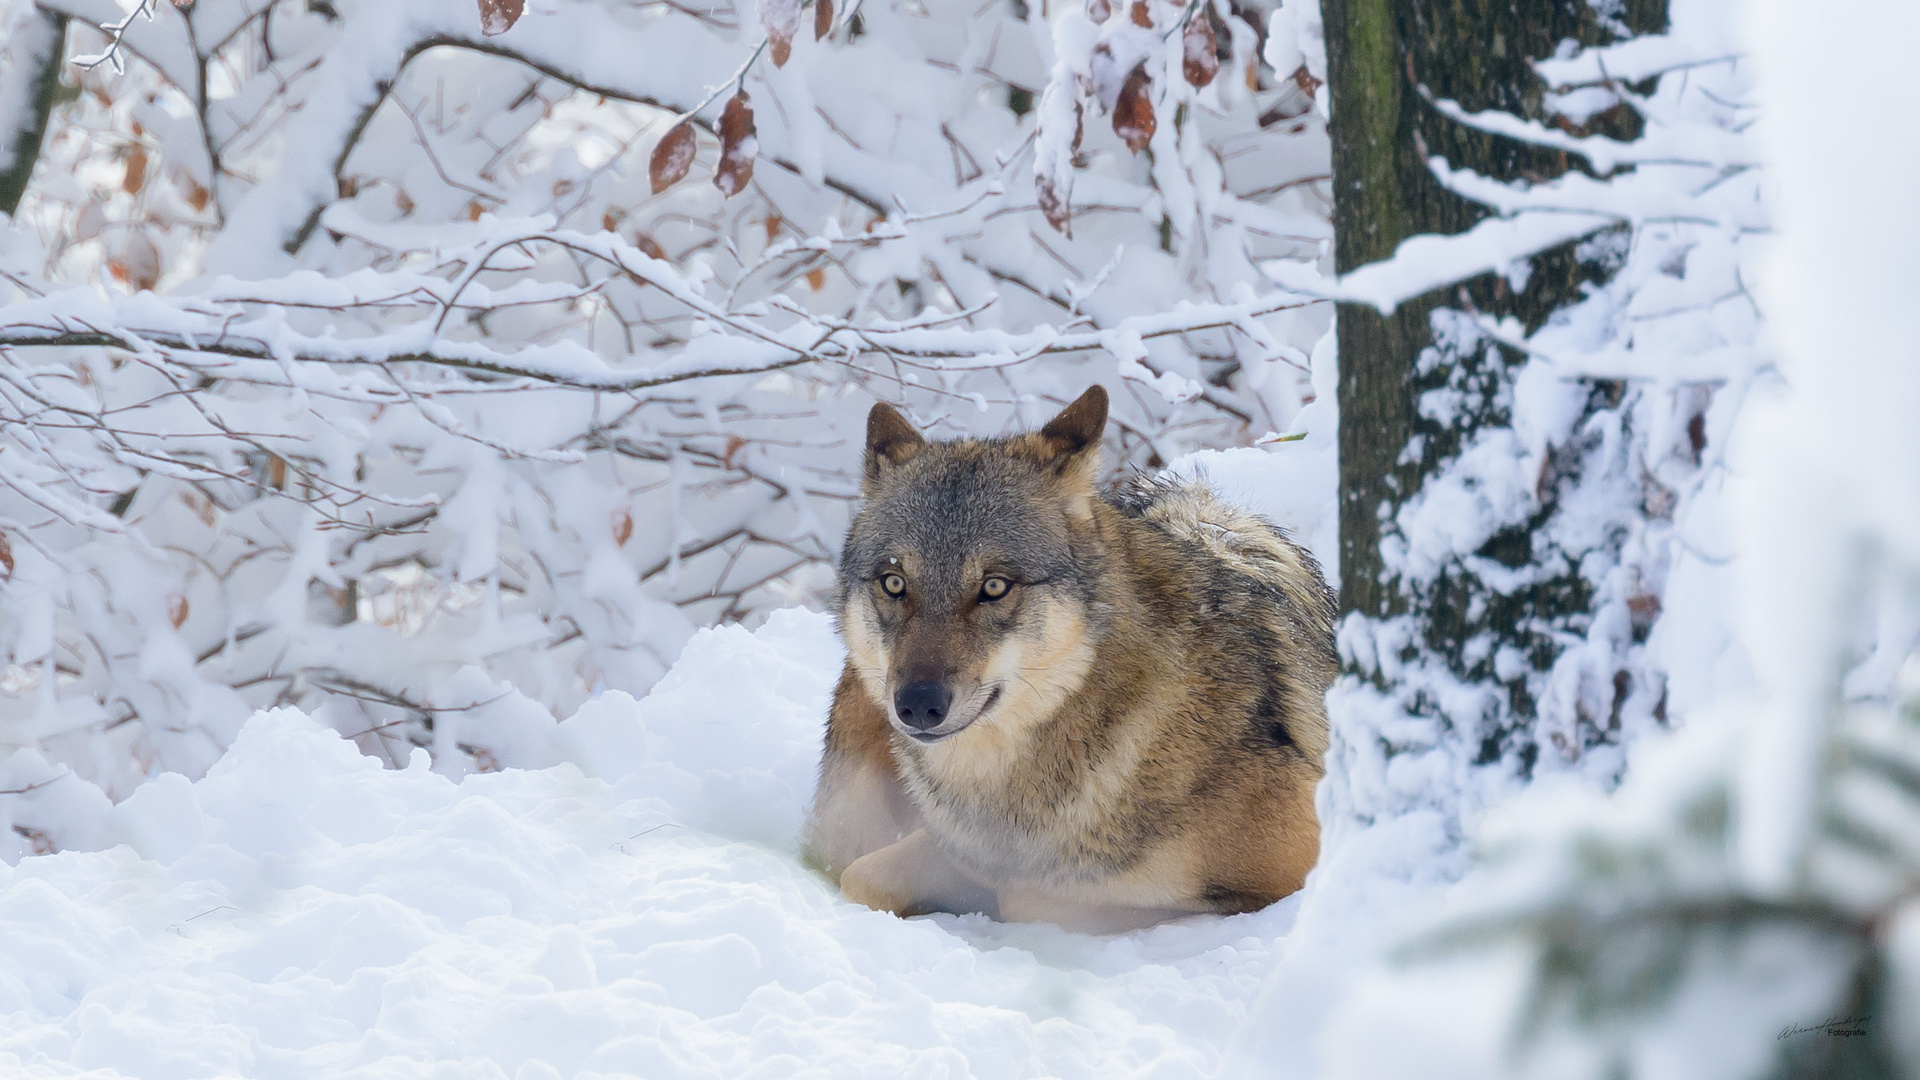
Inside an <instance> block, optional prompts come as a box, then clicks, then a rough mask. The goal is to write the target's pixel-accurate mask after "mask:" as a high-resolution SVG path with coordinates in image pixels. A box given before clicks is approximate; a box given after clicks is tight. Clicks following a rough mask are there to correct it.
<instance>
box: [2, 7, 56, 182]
mask: <svg viewBox="0 0 1920 1080" xmlns="http://www.w3.org/2000/svg"><path fill="white" fill-rule="evenodd" d="M20 26H21V29H20V31H19V33H18V34H17V35H16V37H15V38H14V40H12V41H8V42H6V43H4V45H3V46H0V48H4V50H5V53H4V62H0V214H12V213H13V212H14V211H15V210H16V209H18V208H19V206H20V197H21V196H22V195H24V194H26V190H27V181H28V180H30V179H31V178H32V177H33V163H34V162H35V161H37V160H39V158H40V143H41V140H43V139H44V138H45V137H46V134H47V117H48V116H49V115H51V114H52V112H53V99H54V92H55V91H56V90H58V89H59V86H60V62H61V59H62V54H63V53H64V52H65V51H66V50H65V48H64V46H65V44H66V40H67V17H66V16H65V15H55V14H52V13H50V12H44V11H43V12H38V13H36V14H34V15H31V16H28V17H27V18H24V19H22V20H21V23H20Z"/></svg>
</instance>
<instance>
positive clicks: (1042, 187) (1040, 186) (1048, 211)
mask: <svg viewBox="0 0 1920 1080" xmlns="http://www.w3.org/2000/svg"><path fill="white" fill-rule="evenodd" d="M1033 193H1034V196H1035V197H1036V198H1038V199H1039V200H1040V212H1041V213H1042V214H1045V215H1046V216H1047V224H1049V225H1051V226H1053V231H1054V232H1057V233H1059V234H1060V235H1062V236H1064V237H1067V238H1068V239H1072V238H1073V229H1072V227H1071V225H1072V222H1071V218H1072V215H1071V213H1070V211H1069V208H1068V206H1067V197H1066V194H1065V193H1064V192H1062V191H1061V190H1060V189H1059V188H1057V187H1055V186H1054V183H1053V181H1052V180H1051V179H1049V178H1048V177H1045V176H1036V177H1034V178H1033Z"/></svg>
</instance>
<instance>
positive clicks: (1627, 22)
mask: <svg viewBox="0 0 1920 1080" xmlns="http://www.w3.org/2000/svg"><path fill="white" fill-rule="evenodd" d="M1321 8H1322V13H1323V20H1324V24H1325V27H1326V47H1327V69H1328V80H1329V91H1330V94H1331V99H1332V114H1333V115H1332V124H1331V131H1330V134H1331V137H1332V142H1333V182H1334V236H1335V242H1334V256H1335V265H1336V268H1337V270H1338V271H1339V272H1340V273H1342V274H1345V273H1348V272H1350V271H1352V270H1354V269H1356V268H1357V267H1360V266H1363V265H1365V264H1368V263H1372V262H1377V261H1380V260H1383V259H1386V258H1389V257H1390V256H1392V255H1393V253H1394V251H1395V249H1396V248H1397V247H1398V246H1399V244H1400V243H1401V241H1403V240H1405V239H1407V238H1408V237H1410V236H1413V235H1416V234H1420V233H1438V234H1454V233H1459V232H1463V231H1465V230H1466V229H1468V228H1469V227H1471V226H1472V225H1473V224H1474V223H1476V222H1477V221H1479V220H1480V219H1481V218H1482V217H1483V216H1485V214H1486V211H1485V210H1484V209H1483V208H1481V207H1480V206H1478V205H1477V204H1474V203H1471V202H1468V201H1467V200H1465V199H1463V198H1461V197H1460V196H1458V195H1455V194H1454V193H1452V192H1450V191H1448V190H1447V189H1445V188H1444V187H1442V186H1441V185H1440V183H1439V181H1438V180H1437V179H1436V178H1435V176H1434V174H1433V172H1432V171H1431V169H1430V168H1429V165H1428V159H1429V157H1432V156H1438V157H1442V158H1445V159H1446V160H1447V162H1448V163H1449V164H1450V165H1452V166H1453V167H1455V168H1460V167H1466V168H1470V169H1472V170H1474V171H1476V172H1479V173H1481V174H1483V175H1486V176H1490V177H1494V178H1497V179H1501V180H1528V181H1540V180H1545V179H1550V178H1552V177H1554V176H1557V175H1560V174H1562V173H1565V172H1566V171H1568V169H1570V168H1578V167H1582V166H1583V164H1584V163H1583V162H1580V161H1578V160H1577V159H1571V160H1570V159H1569V158H1568V157H1567V155H1565V154H1563V153H1560V152H1557V151H1551V150H1545V149H1541V148H1538V147H1534V146H1529V145H1526V144H1522V143H1518V142H1515V141H1513V140H1510V139H1504V138H1499V137H1495V136H1491V135H1487V134H1484V133H1481V132H1478V131H1475V130H1472V129H1470V128H1466V127H1463V126H1462V125H1459V124H1457V123H1454V122H1452V121H1449V120H1447V119H1446V118H1445V117H1443V116H1442V115H1441V114H1440V113H1439V112H1438V110H1436V109H1435V108H1434V107H1433V105H1431V104H1430V103H1429V101H1428V100H1427V99H1426V97H1425V96H1423V94H1422V92H1421V88H1423V87H1424V88H1425V90H1426V91H1427V93H1428V94H1430V95H1431V97H1433V98H1436V99H1451V100H1453V101H1457V102H1459V103H1460V105H1461V106H1463V107H1464V108H1465V109H1467V110H1468V111H1470V112H1471V111H1480V110H1486V109H1499V110H1502V111H1505V112H1509V113H1512V114H1515V115H1518V116H1521V117H1524V118H1528V119H1534V120H1539V121H1542V122H1546V123H1550V124H1551V123H1554V122H1555V118H1554V117H1553V116H1552V115H1551V113H1550V110H1549V109H1547V108H1546V107H1545V104H1544V102H1543V96H1544V94H1545V92H1546V89H1547V88H1546V87H1545V86H1544V85H1542V83H1541V81H1540V79H1539V78H1538V76H1536V75H1535V74H1534V71H1533V69H1532V67H1531V61H1532V60H1533V59H1535V58H1542V57H1547V56H1551V55H1553V53H1554V51H1555V49H1556V47H1558V46H1559V45H1560V43H1561V42H1563V41H1565V40H1567V39H1573V40H1575V41H1577V42H1580V43H1582V44H1598V43H1602V42H1605V41H1609V40H1614V39H1616V38H1617V37H1618V36H1620V33H1621V31H1622V30H1628V31H1631V32H1633V33H1642V32H1648V31H1652V30H1657V29H1659V28H1660V27H1662V26H1663V25H1664V23H1665V18H1666V13H1665V0H1630V2H1629V3H1628V4H1627V5H1626V10H1625V11H1624V12H1622V13H1620V17H1619V19H1618V21H1615V22H1613V23H1612V24H1611V26H1607V25H1602V24H1601V22H1600V21H1599V16H1597V15H1596V13H1595V10H1594V5H1593V4H1591V3H1589V0H1532V2H1529V3H1526V4H1524V5H1523V4H1522V3H1520V0H1321ZM1523 11H1524V13H1523ZM1558 126H1561V127H1563V128H1567V129H1568V130H1571V131H1574V132H1576V133H1579V134H1604V135H1610V136H1613V137H1616V138H1633V137H1635V136H1636V135H1637V134H1638V130H1639V127H1640V119H1639V116H1638V114H1636V113H1635V112H1633V110H1632V109H1631V108H1630V107H1628V106H1626V105H1624V104H1622V105H1616V106H1615V107H1614V108H1611V109H1609V110H1607V111H1605V112H1603V113H1600V114H1599V115H1597V116H1594V117H1593V118H1591V119H1590V120H1589V121H1588V122H1587V124H1586V125H1585V126H1584V127H1574V126H1571V125H1569V124H1567V123H1566V122H1564V121H1561V122H1560V123H1559V124H1558ZM1605 248H1606V245H1604V244H1591V243H1589V244H1568V245H1565V246H1563V247H1560V248H1557V249H1554V250H1551V251H1547V252H1544V253H1542V254H1540V255H1538V256H1536V257H1534V258H1533V259H1531V260H1529V264H1528V265H1527V266H1526V267H1525V268H1524V269H1523V268H1519V267H1516V268H1515V269H1514V270H1513V271H1510V272H1509V273H1507V274H1488V275H1483V276H1481V277H1479V278H1475V279H1473V280H1471V281H1468V282H1464V283H1461V284H1460V285H1457V286H1449V287H1447V288H1444V289H1441V290H1438V291H1436V292H1433V293H1429V294H1427V295H1425V296H1422V297H1419V298H1417V299H1414V300H1410V301H1408V302H1406V303H1404V304H1402V305H1400V306H1399V307H1398V309H1396V311H1395V312H1394V313H1393V314H1392V315H1382V314H1380V312H1379V311H1378V310H1376V309H1374V308H1372V307H1369V306H1364V305H1355V304H1343V305H1341V306H1340V307H1339V315H1338V329H1337V334H1338V342H1339V355H1340V389H1339V409H1340V578H1341V580H1340V593H1341V605H1342V609H1343V611H1346V612H1357V613H1359V614H1360V615H1361V616H1363V617H1366V618H1368V619H1375V620H1379V619H1391V618H1396V617H1403V616H1411V617H1412V619H1413V620H1414V622H1415V624H1416V626H1415V633H1414V636H1413V638H1412V639H1411V640H1410V641H1409V644H1408V645H1407V646H1406V648H1407V652H1406V654H1405V655H1404V656H1403V658H1404V659H1411V658H1412V653H1413V652H1415V651H1418V650H1419V649H1421V648H1424V649H1425V650H1426V651H1427V652H1429V653H1431V654H1434V655H1437V656H1439V657H1441V658H1444V659H1445V661H1446V663H1447V666H1448V667H1450V668H1451V669H1453V672H1454V674H1455V675H1456V676H1457V677H1459V678H1460V679H1462V680H1464V681H1470V682H1481V683H1487V682H1503V683H1505V684H1506V686H1505V693H1504V695H1503V696H1504V697H1505V698H1506V702H1507V704H1506V707H1505V708H1503V709H1502V710H1501V711H1502V713H1503V715H1502V716H1501V717H1498V718H1493V719H1492V721H1491V722H1487V721H1483V722H1482V730H1481V731H1480V732H1479V734H1478V737H1479V738H1481V739H1482V740H1483V747H1482V754H1481V756H1482V759H1483V760H1492V759H1495V758H1498V757H1502V756H1505V755H1506V754H1507V753H1509V752H1515V753H1517V754H1518V755H1519V756H1520V757H1521V759H1522V760H1521V761H1520V763H1519V767H1520V768H1521V770H1522V771H1526V770H1530V769H1531V765H1532V755H1533V754H1535V753H1537V748H1534V747H1532V746H1531V745H1530V743H1529V741H1528V740H1527V739H1526V738H1525V736H1524V733H1522V735H1521V737H1520V738H1518V739H1517V740H1516V738H1515V729H1516V728H1524V727H1525V726H1526V723H1527V721H1528V720H1529V719H1530V718H1531V716H1532V714H1533V708H1534V702H1533V701H1532V699H1531V695H1530V692H1529V689H1528V680H1527V679H1526V678H1524V677H1517V678H1511V679H1505V680H1502V679H1498V678H1496V677H1495V673H1494V670H1493V665H1492V663H1491V661H1490V660H1489V659H1488V658H1487V656H1486V654H1485V650H1484V649H1475V650H1473V651H1472V652H1471V655H1469V652H1468V650H1466V648H1465V646H1466V643H1467V642H1469V641H1470V640H1473V639H1475V638H1476V637H1478V638H1479V639H1480V641H1481V642H1482V644H1484V643H1485V642H1486V641H1487V640H1488V639H1487V638H1486V635H1487V634H1488V633H1489V632H1490V633H1491V634H1492V639H1491V640H1492V641H1493V642H1495V643H1496V644H1497V645H1509V646H1513V647H1514V648H1518V649H1520V650H1521V652H1522V653H1524V654H1525V655H1526V656H1527V657H1528V659H1529V663H1530V666H1531V667H1532V668H1533V669H1534V670H1535V672H1540V671H1544V670H1546V668H1547V667H1548V666H1549V665H1551V663H1552V661H1553V659H1554V655H1555V653H1556V652H1557V650H1558V647H1557V646H1556V645H1555V644H1554V641H1555V640H1556V636H1555V634H1554V633H1553V632H1552V631H1553V630H1554V629H1555V628H1565V627H1567V626H1568V625H1569V624H1570V623H1573V624H1577V623H1578V621H1579V619H1580V618H1581V617H1582V616H1583V615H1584V614H1585V611H1586V607H1587V603H1588V599H1589V592H1590V589H1589V587H1588V585H1587V583H1586V582H1585V581H1583V580H1582V579H1581V576H1580V575H1579V574H1578V573H1577V572H1576V571H1575V570H1574V568H1573V567H1572V566H1569V567H1568V570H1567V572H1566V573H1565V574H1562V575H1559V576H1557V577H1555V578H1553V579H1552V580H1549V581H1536V582H1535V583H1534V584H1532V585H1531V586H1529V587H1527V588H1525V589H1521V590H1518V591H1515V592H1508V593H1502V592H1500V591H1499V590H1497V589H1493V588H1491V587H1489V586H1488V585H1487V584H1486V583H1485V582H1483V581H1481V580H1480V578H1479V575H1477V574H1476V573H1474V571H1473V570H1472V568H1471V567H1470V566H1469V565H1467V564H1466V563H1464V562H1458V561H1456V562H1455V563H1452V564H1449V565H1448V566H1447V567H1446V569H1445V571H1444V572H1443V573H1442V574H1441V575H1440V577H1439V579H1438V580H1437V581H1426V582H1423V583H1418V584H1416V583H1411V582H1409V581H1408V580H1406V579H1405V575H1403V574H1401V573H1400V572H1399V569H1398V568H1397V567H1396V566H1394V565H1393V564H1392V560H1390V559H1387V558H1384V557H1383V554H1382V548H1383V542H1385V543H1386V545H1387V546H1388V547H1389V548H1392V547H1393V545H1394V542H1395V540H1396V537H1395V531H1396V526H1395V517H1394V515H1395V514H1396V512H1397V511H1398V510H1399V508H1400V507H1401V506H1403V505H1404V504H1405V503H1406V502H1407V500H1408V499H1410V498H1412V497H1413V496H1414V494H1415V493H1416V492H1418V491H1419V490H1420V488H1421V486H1422V485H1423V484H1424V483H1426V482H1427V481H1428V480H1429V479H1431V478H1432V477H1433V476H1435V475H1437V473H1438V471H1439V470H1440V469H1442V468H1443V467H1444V466H1445V465H1446V464H1447V463H1448V462H1449V461H1450V460H1451V459H1453V458H1454V457H1455V456H1456V455H1457V454H1458V453H1459V451H1460V449H1461V447H1462V445H1463V443H1464V442H1465V441H1466V440H1469V439H1471V438H1472V437H1474V435H1475V434H1476V433H1478V432H1481V431H1483V430H1485V429H1487V428H1489V427H1493V426H1504V425H1508V424H1510V422H1511V417H1510V414H1509V412H1508V411H1507V410H1508V408H1509V407H1510V406H1509V404H1507V403H1508V402H1510V398H1508V397H1506V396H1505V395H1503V394H1502V393H1501V392H1500V391H1501V389H1502V388H1503V387H1504V386H1505V385H1506V383H1507V381H1508V369H1507V366H1506V361H1505V359H1504V358H1503V357H1502V356H1501V355H1500V353H1499V351H1498V350H1497V349H1495V348H1490V347H1489V344H1488V343H1487V342H1486V341H1485V339H1484V338H1481V339H1479V340H1477V341H1476V340H1474V339H1473V335H1471V334H1469V335H1465V336H1464V337H1463V336H1462V335H1454V334H1447V333H1442V334H1440V335H1438V337H1436V333H1435V329H1436V326H1441V327H1445V326H1447V325H1458V321H1457V320H1456V321H1455V322H1454V323H1449V318H1450V311H1459V312H1470V313H1475V314H1478V315H1482V316H1491V317H1492V318H1495V319H1499V318H1502V317H1506V316H1513V317H1516V318H1518V319H1519V321H1520V322H1521V323H1522V324H1523V325H1524V326H1525V327H1526V329H1527V331H1528V332H1531V331H1533V330H1534V329H1537V328H1538V327H1539V326H1540V325H1542V324H1543V323H1544V322H1545V321H1546V319H1547V318H1548V316H1550V315H1551V314H1552V313H1553V312H1554V311H1556V310H1557V309H1559V308H1561V307H1563V306H1565V305H1566V304H1568V303H1569V302H1571V301H1573V300H1577V299H1579V298H1580V297H1581V295H1582V293H1581V286H1582V284H1583V283H1585V282H1588V281H1592V280H1595V279H1597V278H1598V277H1599V276H1601V275H1603V274H1605V273H1607V272H1609V270H1610V263H1609V261H1608V260H1607V258H1606V257H1605ZM1423 358H1424V359H1423ZM1449 386H1450V387H1452V388H1454V389H1456V390H1465V391H1466V393H1465V395H1464V396H1465V400H1466V401H1467V402H1468V404H1467V406H1466V407H1465V408H1464V409H1462V410H1460V411H1458V412H1456V413H1454V414H1453V415H1452V416H1450V417H1448V418H1446V420H1445V422H1442V421H1441V420H1437V419H1430V418H1427V417H1423V416H1421V415H1420V412H1419V402H1420V399H1421V395H1422V394H1424V393H1426V392H1428V391H1432V390H1436V389H1439V388H1442V387H1449ZM1623 389H1624V388H1623V387H1622V386H1621V385H1619V384H1606V385H1596V386H1594V387H1593V388H1592V391H1593V395H1592V401H1591V405H1590V408H1593V409H1604V408H1610V407H1615V406H1618V405H1619V403H1620V399H1621V395H1622V392H1623ZM1577 457H1578V455H1577V454H1575V455H1572V456H1570V457H1566V458H1565V459H1564V460H1563V459H1562V458H1561V457H1559V456H1556V457H1555V458H1554V459H1553V463H1554V465H1555V467H1556V468H1564V469H1565V470H1566V471H1567V472H1569V473H1571V472H1573V471H1577V468H1578V464H1577V461H1575V460H1574V459H1576V458H1577ZM1563 478H1564V477H1562V476H1560V475H1558V474H1556V475H1551V476H1550V475H1547V474H1543V476H1542V481H1541V485H1540V488H1541V492H1540V496H1541V500H1540V501H1541V507H1540V509H1539V512H1538V514H1537V515H1536V516H1535V519H1534V521H1532V522H1527V523H1524V524H1523V523H1512V524H1511V525H1510V526H1509V527H1508V528H1505V529H1503V530H1502V531H1501V532H1500V533H1499V534H1498V535H1496V536H1495V537H1494V538H1493V539H1492V540H1491V541H1489V542H1488V544H1487V545H1486V547H1484V548H1483V549H1482V550H1481V551H1480V552H1479V554H1480V555H1484V556H1490V557H1492V558H1494V559H1496V560H1498V561H1499V562H1501V563H1502V564H1504V565H1507V566H1514V565H1518V564H1525V563H1527V562H1529V561H1537V560H1538V559H1540V558H1541V557H1542V555H1543V553H1542V552H1539V551H1535V550H1532V549H1533V548H1534V547H1535V546H1536V545H1535V544H1533V542H1532V539H1531V533H1532V531H1533V528H1534V527H1536V526H1537V525H1538V524H1539V523H1540V522H1541V521H1544V520H1545V519H1546V518H1547V517H1549V516H1551V514H1552V513H1553V510H1554V506H1555V495H1556V490H1557V489H1558V486H1559V485H1558V483H1557V481H1558V480H1560V479H1563ZM1571 561H1572V562H1573V563H1577V562H1578V561H1579V560H1578V558H1577V557H1576V558H1573V559H1572V560H1571ZM1575 629H1577V626H1576V627H1575ZM1349 673H1350V674H1356V675H1360V676H1361V677H1363V678H1367V679H1369V681H1372V682H1374V683H1375V684H1376V685H1380V686H1382V688H1383V689H1384V688H1386V687H1385V684H1384V683H1383V682H1382V681H1381V680H1382V678H1383V677H1382V676H1380V675H1378V673H1377V672H1373V673H1367V672H1361V671H1357V670H1355V669H1353V668H1351V667H1350V668H1349ZM1451 719H1452V720H1453V721H1455V722H1458V721H1459V720H1460V718H1451ZM1521 744H1528V745H1521Z"/></svg>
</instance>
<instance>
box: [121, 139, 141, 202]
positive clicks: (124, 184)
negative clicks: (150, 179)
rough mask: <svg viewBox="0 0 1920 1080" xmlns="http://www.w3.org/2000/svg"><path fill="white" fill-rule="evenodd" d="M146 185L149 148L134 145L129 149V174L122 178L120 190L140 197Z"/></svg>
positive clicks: (137, 144)
mask: <svg viewBox="0 0 1920 1080" xmlns="http://www.w3.org/2000/svg"><path fill="white" fill-rule="evenodd" d="M146 185H147V148H146V147H144V146H141V145H140V144H139V143H134V144H133V145H132V146H130V147H128V148H127V172H126V175H125V176H122V177H121V178H120V190H122V191H124V192H126V193H127V194H129V195H138V194H140V189H141V188H143V187H145V186H146Z"/></svg>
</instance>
